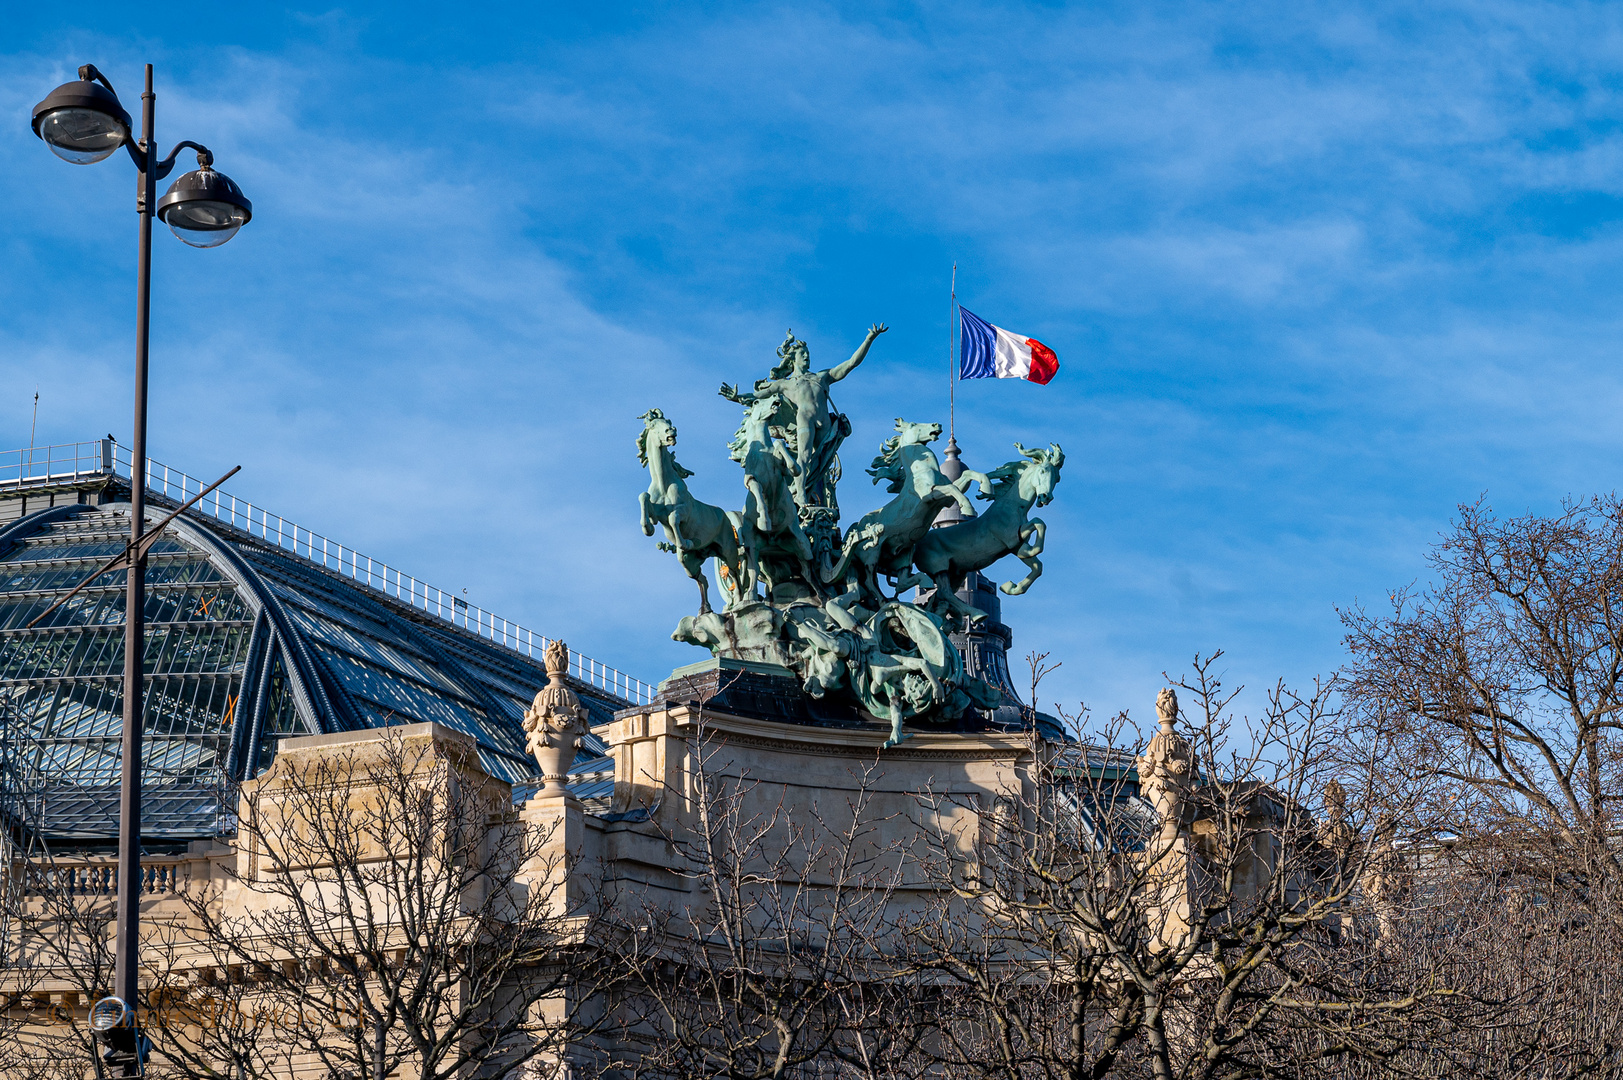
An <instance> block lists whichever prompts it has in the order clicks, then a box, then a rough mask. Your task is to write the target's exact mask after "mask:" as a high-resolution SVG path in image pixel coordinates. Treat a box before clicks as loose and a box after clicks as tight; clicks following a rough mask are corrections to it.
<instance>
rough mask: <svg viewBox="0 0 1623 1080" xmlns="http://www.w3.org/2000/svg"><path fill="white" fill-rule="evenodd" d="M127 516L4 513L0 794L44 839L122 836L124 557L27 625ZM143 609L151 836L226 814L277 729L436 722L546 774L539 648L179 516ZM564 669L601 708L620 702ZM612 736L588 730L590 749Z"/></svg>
mask: <svg viewBox="0 0 1623 1080" xmlns="http://www.w3.org/2000/svg"><path fill="white" fill-rule="evenodd" d="M129 512H130V507H129V504H128V503H107V504H102V505H64V506H57V507H54V508H51V509H46V510H43V511H39V512H37V513H33V514H30V515H28V516H27V517H24V518H22V519H20V520H18V521H15V522H12V523H11V524H9V525H7V526H6V527H4V528H3V529H0V810H3V811H4V813H5V814H6V815H7V816H8V817H9V818H10V819H11V823H12V825H13V826H14V827H17V828H19V829H22V830H26V831H28V832H31V833H33V834H35V835H38V836H40V837H43V838H46V839H54V840H72V841H80V842H84V841H97V840H104V839H110V838H111V837H113V836H115V835H116V833H117V782H118V766H119V760H120V749H119V731H120V725H121V720H120V714H121V712H122V709H123V679H122V672H123V662H124V661H123V632H122V626H123V622H124V591H123V589H124V576H125V575H124V571H121V570H120V571H114V572H111V573H108V574H103V575H102V576H101V577H99V578H97V579H96V581H95V582H93V583H92V584H91V585H90V586H89V587H88V588H86V589H84V590H83V591H81V592H80V593H79V594H78V595H77V596H76V597H74V598H73V600H71V601H69V602H68V603H66V604H64V605H62V606H61V607H59V608H57V609H56V610H55V611H54V612H52V613H51V614H50V616H48V617H47V618H46V619H44V620H43V621H42V622H41V624H40V625H39V626H37V627H34V628H33V629H27V628H26V627H27V624H28V623H29V622H30V621H31V620H33V619H34V618H35V617H36V616H37V615H38V614H39V613H40V612H43V611H44V610H45V609H47V608H48V607H50V605H51V604H53V603H55V602H56V600H58V599H59V598H60V597H61V596H63V595H64V594H65V593H67V591H68V590H70V589H71V588H72V587H73V586H74V585H76V584H78V583H79V582H80V581H82V580H83V579H84V578H85V576H86V575H87V574H89V573H90V572H92V571H93V570H94V569H95V568H96V567H97V566H98V565H99V564H100V563H101V562H104V561H106V559H107V558H109V557H110V556H111V555H114V554H116V553H117V552H118V551H120V550H121V549H122V547H123V544H124V538H125V537H126V536H127V535H128V533H129ZM162 513H163V511H162V510H161V509H156V508H155V509H154V510H153V511H152V512H151V513H150V514H149V517H150V518H151V519H152V521H153V522H154V523H155V522H156V520H157V519H158V518H159V517H161V515H162ZM146 619H147V634H146V671H147V684H146V685H147V695H146V701H145V710H144V711H145V716H144V721H143V723H144V729H145V733H146V734H145V740H146V741H145V754H144V757H143V763H142V764H143V781H142V782H143V795H144V798H143V803H142V833H143V835H144V836H146V837H147V838H148V839H149V841H169V842H176V841H181V840H186V839H193V838H202V837H206V836H213V835H219V834H220V833H223V832H229V831H231V830H232V829H234V827H235V821H234V818H233V817H232V814H233V813H234V809H235V796H234V795H233V794H232V790H233V788H234V785H235V784H236V783H237V782H240V781H241V780H244V779H247V778H250V777H252V776H254V775H255V774H257V773H258V772H259V771H260V770H262V769H263V768H264V767H265V766H266V765H268V764H269V762H270V759H271V757H272V756H273V755H274V753H275V743H276V741H277V740H278V739H280V738H282V737H284V736H287V735H294V734H319V733H325V732H333V731H343V730H357V729H363V728H375V727H384V726H390V725H395V724H413V723H419V722H422V721H434V722H437V723H440V724H444V725H445V726H447V727H450V728H454V729H456V730H458V731H463V732H466V733H467V734H469V735H471V736H473V737H474V738H475V739H476V740H477V741H478V745H479V754H480V759H481V761H482V763H483V765H484V767H485V768H486V769H487V770H488V771H489V772H490V773H491V774H492V775H493V776H497V777H499V778H501V779H503V780H506V781H508V782H509V783H513V784H515V785H520V786H530V785H532V784H533V783H534V782H535V781H536V780H537V779H538V777H537V776H536V766H535V762H534V759H533V758H531V757H530V755H529V754H528V753H527V752H526V751H525V738H524V730H523V717H524V710H525V707H526V706H527V705H528V704H529V701H530V699H531V698H532V697H533V696H534V694H535V693H536V691H537V690H539V689H540V688H541V687H542V686H543V685H544V684H545V683H546V681H547V679H546V673H545V671H544V669H543V668H542V665H541V664H540V663H539V662H538V661H536V660H533V659H531V658H530V657H527V656H524V655H522V654H520V653H518V652H515V651H514V650H512V649H508V648H504V647H502V646H501V645H498V644H495V643H493V642H491V641H490V640H487V639H486V638H483V637H481V636H479V635H477V634H474V633H471V632H468V631H464V630H462V629H461V628H459V627H457V626H453V625H451V624H449V623H443V622H442V621H441V620H435V619H431V618H427V617H424V616H421V615H420V614H419V613H415V612H413V611H412V610H411V609H409V608H408V607H406V606H405V605H393V604H391V603H390V602H388V601H387V599H386V598H381V597H380V595H379V594H378V593H377V592H376V591H375V590H371V589H368V588H366V587H365V586H363V585H360V584H357V583H356V582H354V581H353V580H351V579H349V578H346V577H344V576H341V575H339V574H335V573H332V572H331V571H329V570H326V569H323V568H322V567H321V566H318V565H315V564H313V563H311V562H308V561H307V560H304V559H302V558H299V557H297V556H294V555H291V554H288V553H287V552H285V551H282V550H279V549H277V548H275V547H272V546H270V545H267V544H261V543H258V542H255V541H254V540H253V539H252V538H251V537H248V536H247V535H246V534H244V533H241V532H238V531H237V530H234V529H226V528H222V527H217V526H215V525H213V524H212V523H210V522H207V521H205V520H202V519H198V518H193V517H191V516H183V517H181V518H177V519H176V520H175V521H174V522H172V523H171V524H170V525H169V526H168V527H167V528H166V529H165V532H164V536H163V537H162V539H160V540H159V541H158V543H157V544H155V545H154V547H153V548H152V554H151V556H150V557H149V562H148V570H147V608H146ZM570 683H571V686H572V687H573V688H574V690H575V691H576V692H577V693H578V694H579V695H580V697H581V701H582V703H583V704H584V705H585V706H586V707H587V709H588V710H589V711H590V713H591V718H592V721H593V722H594V723H601V722H607V721H608V720H609V719H610V718H611V716H612V714H613V713H614V711H615V710H617V709H623V708H626V707H627V706H629V705H630V704H631V702H629V701H626V700H624V699H622V698H619V697H616V696H614V695H612V694H609V693H607V692H605V691H603V690H601V689H599V688H598V687H596V686H593V685H591V684H590V683H588V682H585V681H584V680H578V679H575V678H574V677H573V676H571V678H570ZM603 749H604V747H603V746H602V744H601V740H600V739H595V738H594V739H592V740H590V741H589V743H588V745H586V746H583V747H582V753H581V760H582V762H583V763H584V762H585V761H587V760H592V759H597V760H601V758H600V755H601V754H602V752H603ZM594 771H595V770H594Z"/></svg>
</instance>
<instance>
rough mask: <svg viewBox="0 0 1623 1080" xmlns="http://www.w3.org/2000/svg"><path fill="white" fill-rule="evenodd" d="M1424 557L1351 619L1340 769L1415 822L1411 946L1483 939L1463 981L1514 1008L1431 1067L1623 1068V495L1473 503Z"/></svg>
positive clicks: (1400, 829) (1408, 844)
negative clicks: (1533, 503) (1621, 820)
mask: <svg viewBox="0 0 1623 1080" xmlns="http://www.w3.org/2000/svg"><path fill="white" fill-rule="evenodd" d="M1430 562H1431V568H1432V571H1433V580H1432V582H1431V583H1430V584H1429V585H1427V586H1425V587H1423V588H1410V589H1407V590H1402V591H1399V592H1397V593H1395V594H1394V595H1393V596H1392V598H1391V604H1390V608H1389V610H1386V611H1384V612H1379V613H1372V612H1369V611H1365V610H1361V609H1359V610H1353V611H1349V612H1345V613H1344V614H1343V621H1344V623H1345V625H1346V628H1347V645H1348V648H1349V651H1350V654H1351V655H1350V659H1349V662H1348V665H1347V667H1346V670H1345V674H1344V685H1345V696H1346V701H1347V705H1348V707H1347V710H1346V715H1345V720H1344V724H1343V750H1342V756H1343V759H1344V760H1343V763H1342V771H1343V775H1344V777H1345V778H1346V780H1347V783H1348V786H1349V787H1354V788H1359V789H1361V790H1362V792H1363V796H1364V798H1366V799H1367V800H1369V801H1370V802H1372V803H1375V804H1391V805H1393V806H1402V807H1405V808H1407V810H1408V812H1407V813H1404V814H1401V815H1394V819H1393V820H1394V824H1395V827H1396V833H1397V837H1396V843H1397V844H1398V845H1399V846H1400V847H1402V848H1403V849H1405V850H1406V851H1407V852H1409V857H1410V860H1411V861H1412V862H1414V863H1415V864H1416V865H1415V874H1416V886H1415V888H1414V890H1413V895H1412V896H1410V897H1408V898H1406V902H1405V905H1404V907H1405V910H1404V912H1403V914H1402V919H1401V920H1400V923H1399V926H1400V930H1399V933H1398V935H1397V940H1398V941H1399V942H1400V943H1401V945H1402V947H1403V948H1404V949H1405V950H1407V951H1409V952H1411V953H1414V952H1422V951H1426V950H1429V949H1432V948H1433V946H1434V943H1435V942H1436V941H1437V940H1439V939H1441V938H1443V937H1445V936H1446V937H1448V938H1451V939H1455V940H1460V939H1462V938H1463V939H1466V940H1468V941H1469V943H1470V957H1469V963H1464V964H1462V965H1461V966H1460V967H1459V969H1458V972H1457V978H1458V980H1459V982H1460V984H1461V985H1462V986H1463V987H1466V988H1474V989H1475V991H1476V992H1477V993H1478V994H1479V995H1484V996H1485V995H1488V994H1493V995H1495V996H1496V997H1497V998H1498V1000H1499V1001H1500V1002H1501V1008H1500V1009H1499V1010H1498V1011H1497V1013H1496V1015H1495V1018H1494V1022H1493V1023H1492V1024H1490V1025H1478V1026H1476V1027H1473V1028H1465V1029H1461V1030H1460V1031H1459V1032H1457V1033H1456V1034H1454V1035H1453V1036H1452V1037H1450V1038H1449V1039H1447V1040H1439V1041H1438V1043H1436V1044H1435V1047H1434V1052H1433V1053H1431V1054H1430V1055H1428V1056H1427V1057H1426V1059H1425V1061H1424V1066H1425V1067H1426V1068H1427V1069H1429V1070H1430V1071H1431V1072H1432V1073H1433V1074H1434V1075H1446V1074H1450V1073H1452V1074H1453V1075H1480V1074H1481V1070H1482V1069H1483V1066H1484V1063H1492V1067H1493V1069H1495V1070H1496V1071H1498V1072H1499V1073H1500V1074H1502V1075H1515V1076H1537V1077H1564V1076H1577V1075H1605V1076H1616V1075H1623V1051H1620V1048H1623V1019H1620V1014H1619V1011H1618V1010H1617V1008H1616V1005H1615V1002H1616V1000H1617V994H1618V991H1619V989H1620V988H1623V949H1620V946H1623V940H1620V935H1623V904H1620V899H1623V897H1620V886H1623V873H1620V870H1623V863H1620V853H1619V843H1618V841H1619V833H1618V821H1617V808H1616V801H1617V798H1618V796H1619V794H1620V783H1623V767H1620V766H1623V760H1620V754H1619V751H1620V748H1623V744H1620V740H1619V735H1618V729H1619V724H1620V723H1623V720H1620V716H1623V689H1620V685H1619V684H1620V678H1623V501H1619V499H1618V498H1617V497H1616V496H1606V497H1600V498H1595V499H1591V500H1589V501H1587V502H1573V503H1569V504H1567V505H1565V506H1564V507H1563V508H1562V510H1561V511H1560V512H1559V513H1557V514H1554V515H1540V514H1529V515H1525V516H1522V517H1515V518H1510V519H1500V518H1498V517H1497V516H1495V515H1494V514H1493V513H1492V512H1491V511H1490V510H1488V509H1487V508H1485V507H1484V506H1482V505H1481V504H1478V505H1474V506H1464V507H1461V508H1460V515H1459V518H1458V519H1457V520H1456V522H1455V523H1454V526H1453V529H1452V531H1451V532H1450V533H1449V534H1448V535H1447V536H1445V537H1444V539H1443V540H1442V541H1441V542H1440V543H1439V544H1438V545H1437V546H1436V547H1435V548H1434V549H1433V551H1432V552H1431V555H1430ZM1414 1060H1415V1061H1416V1062H1419V1061H1420V1060H1421V1059H1419V1058H1415V1059H1414ZM1416 1067H1417V1068H1418V1067H1420V1066H1419V1065H1418V1064H1417V1066H1416Z"/></svg>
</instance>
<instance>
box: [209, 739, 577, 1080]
mask: <svg viewBox="0 0 1623 1080" xmlns="http://www.w3.org/2000/svg"><path fill="white" fill-rule="evenodd" d="M243 807H244V819H243V823H242V824H243V828H242V832H241V834H240V836H239V841H238V845H239V846H238V855H237V869H236V874H235V876H234V878H233V879H232V880H231V881H230V882H229V883H228V884H227V885H226V887H225V888H224V890H223V891H222V892H220V893H219V894H217V895H211V896H194V897H193V898H191V899H190V901H189V907H190V914H191V916H192V929H191V933H190V943H191V946H192V948H193V952H194V956H193V961H194V963H196V964H197V966H198V968H199V969H200V970H201V971H203V972H204V973H205V974H204V979H203V981H204V982H207V983H210V984H211V985H212V986H215V987H219V986H221V985H225V984H243V985H245V986H247V987H249V988H250V989H251V991H252V992H251V993H249V994H247V995H246V996H245V998H244V1000H243V1001H241V1002H240V1004H239V1005H238V1006H237V1009H236V1015H235V1016H234V1017H230V1018H228V1019H230V1020H233V1021H234V1022H237V1023H248V1024H260V1023H266V1022H268V1023H269V1024H270V1025H272V1026H273V1028H274V1030H275V1032H276V1035H277V1037H278V1039H279V1040H280V1041H281V1042H282V1043H283V1044H285V1045H287V1046H288V1047H290V1048H291V1049H292V1050H293V1051H294V1053H295V1055H296V1056H298V1057H300V1058H302V1061H303V1063H304V1064H305V1066H309V1065H315V1066H317V1067H319V1068H321V1069H323V1070H324V1071H325V1073H326V1075H328V1076H331V1077H354V1078H357V1080H361V1078H364V1080H383V1078H385V1077H388V1076H392V1075H396V1074H397V1073H398V1072H399V1071H401V1070H405V1071H408V1072H409V1073H410V1074H411V1075H413V1076H417V1077H421V1078H422V1080H442V1078H444V1080H449V1078H452V1077H462V1076H466V1075H469V1074H470V1071H473V1070H477V1073H478V1075H480V1076H482V1077H499V1076H507V1075H515V1074H518V1073H520V1072H521V1071H522V1072H523V1074H524V1075H525V1076H546V1075H552V1074H553V1073H555V1072H558V1071H559V1070H561V1069H563V1068H564V1062H565V1059H566V1057H567V1053H568V1049H569V1044H570V1040H571V1039H572V1038H574V1037H576V1036H578V1035H579V1034H580V1032H579V1031H578V1030H577V1029H576V1027H575V1024H574V1021H575V1020H576V1018H577V1017H578V1016H579V1015H580V1009H581V1006H582V1004H583V1002H584V1000H585V999H586V998H588V997H589V996H590V993H591V990H590V988H589V987H588V985H587V980H586V978H585V977H584V973H585V972H587V971H589V970H590V968H589V967H587V966H585V965H581V964H578V963H575V962H573V960H574V957H575V956H576V954H577V953H578V952H579V951H580V950H582V949H583V948H584V947H585V944H584V943H585V941H586V939H587V937H588V936H589V934H590V927H589V923H590V920H589V919H588V918H587V917H586V916H584V915H583V914H582V913H581V912H580V911H579V910H576V909H575V908H573V907H571V905H570V904H569V903H568V902H567V898H566V887H567V883H566V874H565V858H566V856H565V853H564V852H563V851H562V850H561V845H560V844H559V843H558V842H557V839H558V838H557V836H556V835H555V834H554V833H553V832H552V830H550V829H548V828H545V827H542V826H539V825H537V824H536V823H533V822H530V821H526V820H523V819H522V818H521V817H520V816H519V815H516V814H514V813H513V812H512V810H511V806H510V798H509V797H508V795H507V788H506V785H504V784H500V783H497V782H495V781H492V780H490V779H489V777H487V776H486V775H485V774H484V773H483V772H482V770H479V769H478V768H477V764H476V759H475V758H474V749H473V747H472V745H471V741H468V742H467V743H462V742H448V741H444V740H441V739H438V738H432V737H419V736H413V737H404V736H402V735H401V734H400V733H399V731H398V730H391V731H390V732H388V733H387V734H385V735H384V736H383V737H382V738H381V739H378V740H376V741H372V742H368V743H366V744H364V745H363V746H359V747H355V748H344V749H337V748H330V749H326V750H324V751H323V752H321V753H319V754H312V755H309V756H308V757H307V758H306V759H304V760H299V759H298V758H297V756H296V755H288V754H286V753H284V754H283V755H280V756H279V757H278V759H277V762H276V764H275V765H273V766H272V768H271V769H270V770H269V771H268V772H267V773H266V774H265V775H263V776H262V777H261V778H260V779H259V780H258V781H256V782H255V783H253V784H251V785H248V786H247V788H246V794H245V797H244V800H243Z"/></svg>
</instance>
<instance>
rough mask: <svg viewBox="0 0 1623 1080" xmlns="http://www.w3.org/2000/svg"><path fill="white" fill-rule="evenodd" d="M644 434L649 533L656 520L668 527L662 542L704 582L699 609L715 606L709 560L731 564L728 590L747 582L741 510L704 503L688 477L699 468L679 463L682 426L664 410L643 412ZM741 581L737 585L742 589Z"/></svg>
mask: <svg viewBox="0 0 1623 1080" xmlns="http://www.w3.org/2000/svg"><path fill="white" fill-rule="evenodd" d="M638 419H640V420H641V421H642V434H641V435H639V436H637V460H638V461H640V462H641V463H642V464H644V465H646V466H648V476H649V483H648V490H647V491H645V492H643V493H642V494H641V495H638V496H637V508H638V510H639V512H640V515H641V521H642V532H643V535H644V536H653V535H654V523H655V522H658V523H659V524H661V525H663V526H665V536H666V537H667V538H668V540H669V542H668V543H667V542H665V541H661V542H660V545H659V546H660V547H661V548H663V549H664V550H666V551H672V552H675V553H676V557H677V558H678V559H681V560H682V569H683V570H686V571H687V575H688V577H690V578H692V579H693V580H694V581H697V582H698V583H699V613H700V614H704V613H705V612H707V611H709V610H710V583H709V581H708V580H707V579H706V578H705V576H704V561H705V560H706V559H709V558H711V557H714V558H715V560H716V562H717V563H718V564H719V565H720V566H724V567H726V569H727V574H726V575H720V576H721V581H722V590H723V594H724V595H725V594H726V593H727V592H729V591H730V590H729V589H728V580H729V578H730V580H731V581H733V582H737V583H742V582H743V581H744V559H743V552H742V549H741V547H740V545H739V541H738V530H739V528H740V526H741V524H742V522H741V519H740V518H739V516H738V514H737V513H735V512H733V511H731V510H723V509H721V507H719V506H711V505H710V504H709V503H705V502H700V501H699V500H698V499H695V498H694V497H693V493H692V492H690V491H688V486H687V484H686V483H684V482H683V481H684V480H685V479H686V478H687V477H689V476H692V475H693V473H692V472H690V471H689V470H687V469H684V468H682V466H681V465H679V464H677V461H676V455H675V454H673V453H672V452H671V447H673V446H675V445H676V425H674V424H672V423H671V422H670V421H669V420H667V419H665V414H664V413H662V412H660V411H659V410H658V409H649V410H648V411H647V412H645V413H643V414H642V416H640V417H638ZM737 587H738V586H735V588H737Z"/></svg>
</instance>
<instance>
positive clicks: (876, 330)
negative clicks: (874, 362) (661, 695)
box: [828, 323, 890, 382]
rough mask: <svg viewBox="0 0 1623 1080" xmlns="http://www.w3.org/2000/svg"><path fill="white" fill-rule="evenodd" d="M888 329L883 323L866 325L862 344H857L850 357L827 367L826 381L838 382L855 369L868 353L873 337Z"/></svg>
mask: <svg viewBox="0 0 1623 1080" xmlns="http://www.w3.org/2000/svg"><path fill="white" fill-rule="evenodd" d="M889 329H890V327H888V326H886V325H885V324H884V323H874V324H873V325H872V326H870V327H868V336H867V337H865V338H863V339H862V344H861V345H858V346H857V351H856V352H854V353H852V354H851V359H849V360H847V361H845V362H844V363H843V364H836V365H835V366H833V367H831V368H829V369H828V381H829V382H839V381H840V380H841V379H843V378H845V377H846V376H847V375H849V374H851V373H852V372H853V371H855V370H856V369H857V365H858V364H860V363H862V361H863V358H864V357H866V356H867V355H868V346H870V345H872V344H873V339H874V338H876V337H878V336H879V335H880V334H883V333H884V332H885V331H886V330H889Z"/></svg>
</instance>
